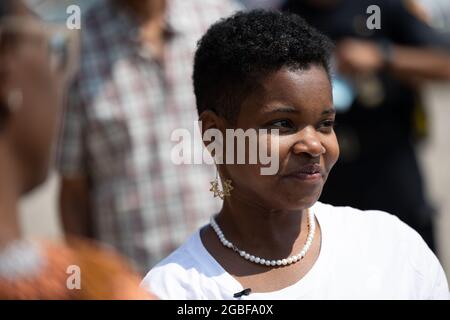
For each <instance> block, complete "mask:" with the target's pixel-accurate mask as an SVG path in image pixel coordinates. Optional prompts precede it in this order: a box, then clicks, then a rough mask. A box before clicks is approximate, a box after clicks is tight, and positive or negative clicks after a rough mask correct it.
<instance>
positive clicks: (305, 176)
mask: <svg viewBox="0 0 450 320" xmlns="http://www.w3.org/2000/svg"><path fill="white" fill-rule="evenodd" d="M323 176H324V170H323V169H322V167H321V166H320V165H318V164H309V165H305V166H302V167H300V168H298V169H297V170H293V171H291V172H290V173H288V174H286V175H284V176H283V177H285V178H291V179H298V180H302V181H309V182H318V181H320V180H322V178H323Z"/></svg>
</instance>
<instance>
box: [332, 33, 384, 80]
mask: <svg viewBox="0 0 450 320" xmlns="http://www.w3.org/2000/svg"><path fill="white" fill-rule="evenodd" d="M336 59H337V63H338V69H339V71H340V72H341V73H343V74H348V75H355V74H370V73H374V72H376V71H377V70H379V69H381V68H382V67H383V66H384V62H385V61H384V56H383V52H382V50H381V48H380V46H379V45H378V44H377V43H376V42H372V41H364V40H356V39H344V40H342V41H340V42H339V43H338V44H337V46H336Z"/></svg>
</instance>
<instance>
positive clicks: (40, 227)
mask: <svg viewBox="0 0 450 320" xmlns="http://www.w3.org/2000/svg"><path fill="white" fill-rule="evenodd" d="M263 2H264V5H267V3H269V2H270V1H260V2H258V1H255V0H254V1H249V3H250V4H251V5H252V6H258V5H260V4H262V3H263ZM273 2H275V1H273ZM278 2H280V1H278ZM421 2H422V3H423V4H424V5H425V6H426V7H427V8H428V9H429V10H430V12H431V14H434V15H435V17H436V19H434V20H433V21H435V24H436V27H437V28H439V29H441V30H443V32H449V30H450V17H449V16H448V15H447V16H446V15H444V14H443V12H445V10H442V8H444V7H447V8H448V7H449V6H450V2H449V1H448V0H441V1H437V0H433V1H431V0H421ZM29 3H31V4H32V5H33V6H34V7H35V8H36V9H37V11H39V12H42V13H45V16H46V17H47V18H49V19H50V20H61V19H62V18H64V17H65V16H66V12H65V10H66V8H67V6H68V5H70V4H78V5H80V7H81V8H82V10H83V11H85V10H86V9H87V8H89V7H90V6H91V5H92V4H94V3H95V0H84V1H83V0H77V1H75V0H72V1H55V0H34V1H29ZM446 12H450V10H448V9H447V10H446ZM423 96H424V101H425V104H426V110H427V112H428V116H429V123H430V124H431V126H430V135H429V138H428V139H427V140H426V141H424V142H422V143H421V144H420V145H418V146H417V148H418V150H417V153H418V155H419V158H420V165H421V167H422V172H423V173H424V178H425V183H426V187H427V192H428V194H429V196H430V198H431V199H432V200H433V202H434V203H433V204H434V205H435V206H436V207H437V211H438V213H439V214H438V215H437V216H436V217H435V219H434V224H435V227H436V232H437V246H438V252H439V257H440V260H441V262H442V264H443V265H444V268H445V270H446V273H447V275H448V276H449V275H450V145H449V138H450V125H449V123H450V84H449V83H439V84H429V85H427V86H426V88H424V89H423ZM58 188H59V185H58V177H57V175H56V174H55V173H53V174H52V176H51V178H50V179H49V180H48V181H47V183H46V184H45V185H44V186H43V187H41V188H40V189H39V190H36V192H34V193H33V194H31V195H29V196H28V197H27V198H26V199H25V200H24V201H23V202H22V204H21V209H22V210H21V211H22V213H21V221H22V224H23V228H24V230H25V233H26V235H27V236H29V237H39V238H40V237H46V238H52V239H59V238H60V237H61V236H62V231H61V226H60V221H59V218H58V215H57V193H58Z"/></svg>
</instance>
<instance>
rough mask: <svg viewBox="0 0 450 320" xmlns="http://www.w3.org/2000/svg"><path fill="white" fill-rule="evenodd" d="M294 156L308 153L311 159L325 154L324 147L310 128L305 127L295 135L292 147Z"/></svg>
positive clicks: (314, 131)
mask: <svg viewBox="0 0 450 320" xmlns="http://www.w3.org/2000/svg"><path fill="white" fill-rule="evenodd" d="M293 151H294V153H295V154H301V153H308V154H309V155H310V156H311V157H314V158H315V157H319V156H320V155H322V154H324V153H325V152H326V149H325V147H324V146H323V145H322V142H321V140H320V138H319V136H318V134H317V132H316V130H315V129H314V128H312V127H307V128H304V129H303V130H301V131H300V132H299V133H298V134H297V140H296V141H295V144H294V146H293Z"/></svg>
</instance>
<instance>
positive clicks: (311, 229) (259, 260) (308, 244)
mask: <svg viewBox="0 0 450 320" xmlns="http://www.w3.org/2000/svg"><path fill="white" fill-rule="evenodd" d="M307 215H308V227H309V232H308V238H307V240H306V243H305V245H304V246H303V249H302V250H301V251H300V253H299V254H297V255H293V256H290V257H288V258H285V259H280V260H270V259H263V258H260V257H257V256H254V255H252V254H250V253H247V252H245V251H244V250H240V249H239V248H238V247H236V246H235V245H234V244H233V243H232V242H230V241H228V240H227V239H226V238H225V236H224V235H223V232H222V230H221V229H220V227H219V225H218V224H217V222H216V219H215V218H214V216H213V217H211V221H210V225H211V227H212V228H213V230H214V232H215V233H216V234H217V236H218V237H219V240H220V242H222V244H223V245H224V246H225V247H227V248H230V249H232V250H233V251H235V252H236V253H238V254H239V255H240V256H241V257H242V258H244V259H246V260H248V261H250V262H253V263H256V264H260V265H265V266H268V267H269V266H272V267H275V266H287V265H290V264H293V263H296V262H298V261H300V260H301V259H303V257H305V255H306V253H307V252H308V250H309V248H310V247H311V244H312V242H313V239H314V232H315V229H316V223H315V220H314V213H313V212H311V211H310V210H309V209H308V211H307Z"/></svg>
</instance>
